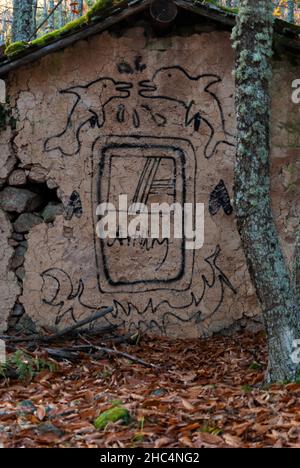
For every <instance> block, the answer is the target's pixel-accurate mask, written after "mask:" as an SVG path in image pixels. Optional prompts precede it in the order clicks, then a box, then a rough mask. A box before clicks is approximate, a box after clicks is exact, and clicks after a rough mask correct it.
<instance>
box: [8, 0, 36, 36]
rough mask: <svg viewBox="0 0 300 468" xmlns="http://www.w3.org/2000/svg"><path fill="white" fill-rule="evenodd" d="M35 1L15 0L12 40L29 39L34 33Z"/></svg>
mask: <svg viewBox="0 0 300 468" xmlns="http://www.w3.org/2000/svg"><path fill="white" fill-rule="evenodd" d="M33 1H34V0H22V1H21V2H20V0H14V2H13V27H12V40H13V42H16V41H29V40H30V37H31V36H32V33H33Z"/></svg>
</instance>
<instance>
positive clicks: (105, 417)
mask: <svg viewBox="0 0 300 468" xmlns="http://www.w3.org/2000/svg"><path fill="white" fill-rule="evenodd" d="M117 421H123V422H124V423H125V424H128V423H129V422H130V413H129V411H128V409H126V408H124V407H122V406H119V405H116V406H113V407H112V408H110V409H108V410H107V411H104V412H103V413H101V414H100V415H99V416H98V418H97V419H96V420H95V421H94V426H95V428H96V429H98V430H102V429H105V428H106V426H107V424H108V423H109V422H117Z"/></svg>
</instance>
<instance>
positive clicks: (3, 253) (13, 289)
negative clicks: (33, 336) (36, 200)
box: [0, 210, 20, 332]
mask: <svg viewBox="0 0 300 468" xmlns="http://www.w3.org/2000/svg"><path fill="white" fill-rule="evenodd" d="M10 235H11V225H10V222H9V220H8V219H7V216H6V214H5V213H4V212H3V211H2V210H0V298H1V305H0V332H4V331H5V330H6V328H7V319H8V316H9V314H10V312H11V309H12V308H13V306H14V304H15V302H16V299H17V296H18V294H20V288H19V286H18V283H17V280H16V277H15V275H14V273H13V272H12V271H9V263H10V260H11V257H12V255H13V248H12V247H10V246H9V244H8V238H9V237H10Z"/></svg>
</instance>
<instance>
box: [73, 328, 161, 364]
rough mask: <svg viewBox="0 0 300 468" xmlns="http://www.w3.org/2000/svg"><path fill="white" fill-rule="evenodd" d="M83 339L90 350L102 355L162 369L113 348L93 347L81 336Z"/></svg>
mask: <svg viewBox="0 0 300 468" xmlns="http://www.w3.org/2000/svg"><path fill="white" fill-rule="evenodd" d="M81 339H82V340H83V341H84V342H85V343H87V345H88V346H89V347H90V349H95V350H97V351H100V352H101V353H105V354H110V355H114V356H120V357H123V358H126V359H128V360H129V361H132V362H136V363H137V364H141V365H142V366H145V367H151V369H160V366H156V365H155V364H151V363H149V362H146V361H144V360H143V359H139V358H137V357H135V356H131V355H130V354H128V353H123V352H122V351H118V350H117V349H112V348H107V347H103V346H96V345H93V343H91V342H90V341H88V340H87V339H86V338H84V337H83V336H81Z"/></svg>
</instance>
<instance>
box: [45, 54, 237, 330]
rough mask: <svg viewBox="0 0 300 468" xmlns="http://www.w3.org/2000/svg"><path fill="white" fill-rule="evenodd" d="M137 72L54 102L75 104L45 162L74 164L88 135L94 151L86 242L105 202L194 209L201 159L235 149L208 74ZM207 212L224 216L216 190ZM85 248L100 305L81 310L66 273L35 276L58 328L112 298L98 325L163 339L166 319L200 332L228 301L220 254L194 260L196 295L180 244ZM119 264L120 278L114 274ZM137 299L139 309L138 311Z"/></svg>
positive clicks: (98, 242)
mask: <svg viewBox="0 0 300 468" xmlns="http://www.w3.org/2000/svg"><path fill="white" fill-rule="evenodd" d="M145 71H147V66H146V65H145V64H144V63H143V61H142V59H141V57H137V58H136V59H135V60H134V64H133V65H131V64H129V63H127V62H122V63H119V64H118V65H117V73H118V74H119V75H120V74H121V75H122V78H123V79H122V80H118V79H115V77H110V76H105V77H100V78H98V79H96V80H94V81H92V82H89V83H87V84H80V85H76V86H72V87H69V88H67V89H65V90H62V91H61V96H62V97H63V96H69V97H73V104H72V107H71V108H70V111H69V114H68V116H67V118H66V125H65V127H64V128H63V129H62V131H61V132H60V133H57V134H56V135H53V136H50V137H48V138H47V139H46V141H45V143H44V151H45V153H49V152H51V151H59V152H60V154H61V155H62V156H63V157H75V156H76V155H80V151H81V149H82V148H83V145H84V142H85V133H86V132H89V137H90V138H91V139H92V142H93V143H92V147H91V165H92V181H91V183H92V189H91V209H92V214H91V223H93V224H94V229H93V232H94V233H95V226H96V222H97V217H96V216H95V213H96V207H97V206H98V205H99V204H100V203H103V202H109V203H113V204H117V200H118V197H119V196H120V195H122V194H123V193H125V192H126V195H127V196H128V201H129V204H130V203H143V204H145V205H150V204H151V203H155V202H159V203H167V204H172V203H180V204H181V205H182V206H183V205H184V203H191V204H192V205H195V201H196V195H197V193H196V192H197V174H198V170H201V158H205V159H206V160H210V159H213V157H214V155H215V154H216V153H217V151H219V149H220V148H221V147H222V145H227V146H234V137H233V135H231V134H230V133H229V132H228V131H227V130H226V122H225V117H224V111H223V107H222V103H221V101H220V99H219V97H218V95H217V93H216V92H215V91H213V89H214V86H215V85H220V83H221V82H222V79H221V77H219V76H218V75H215V74H210V73H206V74H200V75H191V74H190V73H189V72H188V71H186V70H185V69H184V68H183V67H181V66H178V65H176V66H175V65H174V66H169V67H161V68H158V69H157V70H155V72H154V73H153V74H152V77H151V78H150V79H139V77H138V78H136V75H139V74H143V73H145ZM147 73H148V71H147ZM124 76H126V78H128V80H127V81H126V80H125V79H124ZM148 76H149V75H148ZM134 77H135V79H133V78H134ZM177 81H180V82H181V83H183V85H182V86H181V89H183V90H185V92H179V91H178V89H177V87H176V86H174V83H176V82H177ZM191 89H193V92H191ZM168 106H171V109H172V111H170V109H169V107H168ZM174 109H175V111H176V112H175V111H174ZM174 114H176V116H177V115H178V116H179V117H178V118H179V119H181V120H180V122H179V123H180V125H181V128H182V136H180V137H179V136H178V135H176V132H175V130H176V128H175V127H174V124H173V121H172V119H173V118H174ZM112 129H113V130H114V131H113V132H112ZM150 129H151V130H150ZM155 129H157V130H158V133H157V132H156V131H155ZM174 129H175V130H174ZM184 129H186V130H184ZM202 131H204V135H205V143H204V144H203V149H202V154H199V151H198V150H197V151H196V149H195V147H194V145H193V143H192V141H191V138H190V135H191V134H198V133H199V134H200V133H201V132H202ZM70 142H71V144H70ZM124 188H125V190H124ZM73 194H74V197H73V198H74V200H73V202H72V203H73V204H74V205H76V210H77V211H76V212H75V214H76V213H77V216H78V217H79V216H80V215H81V213H82V207H81V202H80V194H79V193H78V192H76V190H74V192H73ZM207 205H208V209H209V213H210V215H211V216H217V214H218V213H219V212H220V210H222V212H223V213H224V214H225V215H227V216H230V215H231V214H232V212H233V208H232V205H231V202H230V196H229V192H228V188H227V187H226V185H225V183H224V181H223V180H220V182H219V183H218V184H217V185H216V186H215V187H212V188H211V194H210V196H209V200H207ZM78 210H79V211H78ZM93 242H94V247H95V262H96V270H97V278H98V287H99V294H100V297H101V301H102V302H101V303H100V304H88V303H87V301H85V300H84V299H83V297H84V287H85V286H84V281H83V280H82V279H80V280H79V281H77V282H76V283H77V284H73V283H74V280H73V279H72V275H71V272H65V271H64V270H62V269H60V268H56V267H55V266H53V268H51V269H49V270H47V271H44V272H43V273H42V279H43V302H44V303H45V304H47V305H48V306H49V307H51V308H53V309H54V310H55V322H56V324H59V323H60V321H61V320H62V319H63V318H64V317H65V316H69V317H70V318H71V319H72V320H73V321H75V322H76V321H77V320H78V319H79V318H80V315H81V314H82V309H88V310H97V309H99V307H100V306H101V307H105V306H106V305H108V304H104V302H105V300H109V299H108V298H110V299H112V300H113V303H114V312H113V314H112V316H111V318H107V317H106V320H108V321H109V322H110V321H111V323H114V324H115V323H118V324H124V323H125V322H127V323H128V322H130V327H131V328H133V329H134V328H136V327H143V328H146V329H147V328H148V329H149V328H151V329H152V328H155V329H158V330H159V331H160V332H163V333H165V332H166V331H167V328H168V324H169V322H170V320H172V319H176V320H177V321H179V322H181V323H185V322H194V323H198V324H199V323H201V322H202V321H203V322H204V321H205V320H207V319H208V318H209V316H210V314H211V315H214V314H216V313H217V312H218V310H219V309H220V307H221V306H222V303H223V300H224V296H225V293H227V292H228V293H229V294H236V290H235V288H234V286H233V285H232V283H231V281H230V280H229V278H228V277H227V276H226V274H225V273H224V272H223V271H222V268H221V267H220V265H219V263H218V262H219V259H220V255H221V247H220V246H219V245H217V246H216V247H215V250H214V251H212V252H211V254H210V255H208V256H204V258H203V259H202V260H203V262H204V263H205V265H206V267H207V268H208V272H206V273H205V274H204V273H202V274H201V272H199V271H197V275H199V278H201V280H200V283H201V287H200V288H199V287H198V289H197V291H195V290H194V288H193V278H194V270H195V255H196V254H195V251H193V250H191V251H189V250H186V249H185V248H184V242H185V239H184V235H183V236H182V239H169V238H160V239H159V238H158V239H150V238H149V239H143V238H140V239H133V238H130V237H126V238H124V237H122V236H121V235H118V236H117V237H116V238H115V239H99V238H97V236H96V234H95V235H94V239H93ZM197 255H201V253H200V254H198V253H197ZM120 259H122V268H119V263H120ZM211 290H214V293H215V298H216V299H215V301H214V305H213V307H212V310H211V311H210V314H203V313H202V310H201V305H202V303H203V301H205V300H207V296H208V295H209V293H210V291H211ZM158 292H159V294H160V295H159V297H160V298H161V294H165V299H163V300H160V299H159V300H157V299H156V294H157V293H158ZM178 293H182V294H184V296H182V297H184V298H186V300H185V301H182V300H181V302H180V304H179V305H178V304H176V303H175V302H174V303H173V301H172V294H178ZM143 295H144V296H143ZM124 297H126V299H124ZM141 297H143V298H144V302H145V304H144V305H143V306H141V305H139V299H140V298H141ZM149 317H150V318H149Z"/></svg>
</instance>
